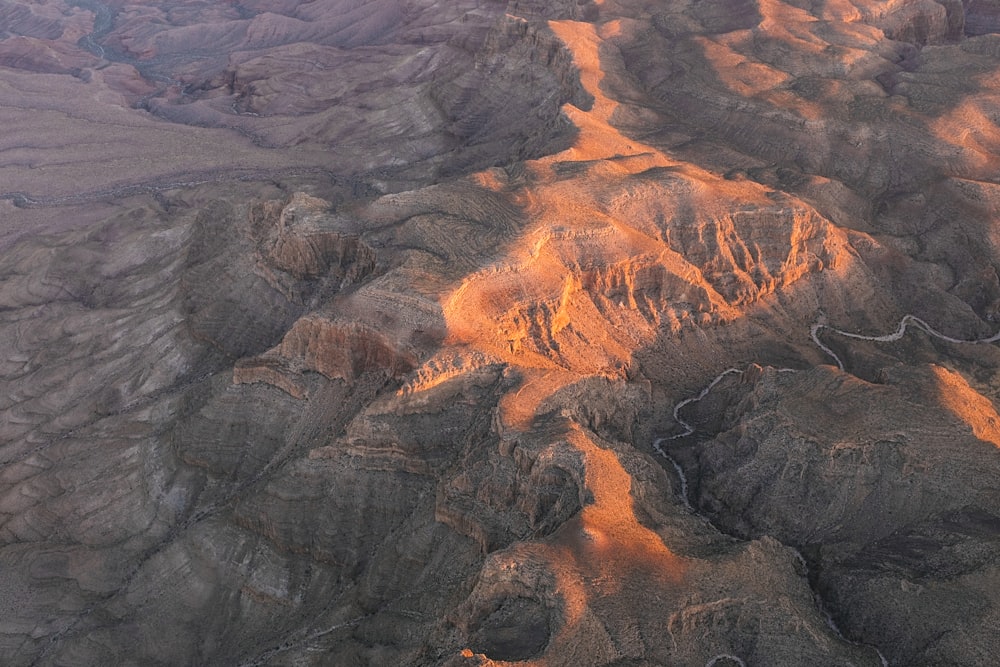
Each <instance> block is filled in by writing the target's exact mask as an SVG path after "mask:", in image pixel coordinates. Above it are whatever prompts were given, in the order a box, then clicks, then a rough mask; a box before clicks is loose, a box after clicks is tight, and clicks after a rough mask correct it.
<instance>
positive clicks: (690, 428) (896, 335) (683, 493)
mask: <svg viewBox="0 0 1000 667" xmlns="http://www.w3.org/2000/svg"><path fill="white" fill-rule="evenodd" d="M911 326H912V327H914V328H916V329H919V330H921V331H923V332H924V333H926V334H928V335H930V336H934V337H935V338H939V339H941V340H943V341H946V342H949V343H955V344H962V345H979V344H984V343H995V342H998V341H1000V332H998V333H995V334H993V335H992V336H988V337H985V338H976V339H971V340H965V339H961V338H954V337H952V336H948V335H946V334H943V333H941V332H940V331H938V330H937V329H935V328H934V327H932V326H931V325H930V324H928V323H927V322H926V321H924V320H922V319H921V318H919V317H917V316H915V315H909V314H908V315H905V316H903V318H902V319H900V321H899V326H897V327H896V329H895V331H892V332H890V333H887V334H881V335H866V334H859V333H853V332H850V331H844V330H842V329H837V328H835V327H831V326H829V325H827V324H821V323H818V322H817V323H815V324H813V325H812V326H811V327H810V328H809V335H810V337H811V338H812V341H813V343H815V344H816V346H817V347H818V348H819V349H820V350H822V351H823V352H824V353H826V355H827V356H829V357H830V358H831V359H833V361H834V362H836V364H837V367H838V368H839V369H840V370H841V371H843V370H845V367H844V362H843V360H842V359H841V358H840V357H839V356H838V355H837V353H836V352H834V351H833V350H831V349H830V348H829V347H828V346H827V345H826V344H824V343H823V341H822V340H820V337H819V336H820V332H822V331H824V330H827V331H829V332H831V333H833V334H836V335H839V336H843V337H845V338H850V339H853V340H866V341H873V342H877V343H890V342H893V341H897V340H900V339H902V338H903V336H905V335H906V332H907V330H908V329H909V327H911ZM778 371H779V372H789V373H790V372H796V371H797V369H793V368H780V369H778ZM745 372H746V369H745V368H737V367H735V366H734V367H730V368H727V369H725V370H724V371H722V372H721V373H719V374H718V375H716V376H715V377H714V378H713V379H712V381H711V382H709V383H708V385H706V386H705V388H703V389H702V390H701V391H700V392H698V393H697V394H695V395H694V396H689V397H688V398H685V399H683V400H680V401H678V402H677V403H676V404H675V405H674V408H673V418H674V421H675V422H676V423H677V424H678V425H679V426H681V427H683V429H684V430H683V431H682V432H680V433H677V434H674V435H671V436H668V437H660V438H656V439H655V440H653V449H655V450H656V452H657V453H658V454H659V455H660V456H662V457H663V458H664V459H666V460H667V461H668V462H669V463H670V464H671V466H673V468H674V470H675V472H676V473H677V478H678V480H679V482H680V489H679V494H678V495H680V498H681V501H682V502H683V503H684V507H685V508H687V509H688V510H689V511H691V512H693V513H694V514H696V515H697V516H699V517H701V518H702V519H705V520H706V521H708V520H709V519H708V517H705V516H704V515H702V514H701V513H700V512H698V510H697V509H696V508H695V507H694V506H693V505H692V504H691V500H690V499H689V497H688V480H687V475H686V474H685V473H684V469H683V468H682V467H681V465H680V464H679V463H678V462H677V461H676V460H675V459H674V458H673V457H672V456H670V454H669V453H668V452H667V451H666V449H664V447H663V443H665V442H670V441H672V440H678V439H680V438H685V437H687V436H689V435H692V434H694V432H695V427H694V425H692V424H691V423H690V422H688V421H687V420H685V419H684V418H683V417H682V416H681V415H680V411H681V410H682V409H683V408H684V407H685V406H687V405H690V404H691V403H697V402H698V401H701V400H703V399H704V398H705V397H706V396H708V394H709V393H710V392H711V391H712V389H714V388H715V387H716V386H717V385H718V384H719V383H720V382H722V381H723V380H724V379H725V378H727V377H728V376H730V375H742V374H743V373H745ZM796 555H797V556H798V558H799V560H800V561H801V562H802V564H803V566H804V567H806V568H807V569H808V566H807V565H806V561H805V558H804V557H803V556H802V554H801V553H799V552H798V551H796ZM817 604H818V605H819V608H820V610H821V611H822V612H823V613H824V615H825V616H826V620H827V624H828V625H829V626H830V628H831V629H832V630H833V632H834V633H835V634H836V635H837V636H838V637H840V638H841V639H843V640H844V641H848V642H850V643H852V644H855V645H858V644H857V642H854V641H852V640H850V639H848V638H846V637H844V635H843V633H842V632H841V631H840V628H838V627H837V625H836V623H834V621H833V618H832V617H831V616H830V614H829V612H828V611H827V610H826V608H825V606H824V605H823V601H822V599H821V598H819V596H818V595H817ZM869 646H870V645H869ZM871 648H872V649H874V650H875V652H876V653H877V654H878V658H879V660H880V661H881V663H882V665H883V667H889V661H888V660H887V659H886V657H885V655H883V653H882V652H881V651H880V650H879V649H878V647H876V646H871ZM720 661H731V662H734V663H736V664H738V665H742V666H744V667H745V664H746V663H744V662H743V660H742V659H740V658H739V657H737V656H735V655H728V654H724V655H717V656H715V657H713V658H711V659H710V660H709V661H708V662H707V663H706V664H705V667H714V666H716V665H717V664H718V663H719V662H720Z"/></svg>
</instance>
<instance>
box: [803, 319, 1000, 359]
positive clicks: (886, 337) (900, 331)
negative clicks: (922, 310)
mask: <svg viewBox="0 0 1000 667" xmlns="http://www.w3.org/2000/svg"><path fill="white" fill-rule="evenodd" d="M910 325H913V326H914V327H916V328H917V329H920V330H921V331H923V332H924V333H926V334H928V335H930V336H934V337H935V338H940V339H941V340H943V341H947V342H949V343H960V344H966V345H978V344H980V343H995V342H997V341H1000V332H997V333H995V334H993V335H992V336H989V337H988V338H975V339H972V340H963V339H961V338H952V337H951V336H947V335H945V334H943V333H941V332H940V331H938V330H937V329H935V328H934V327H932V326H931V325H929V324H927V322H925V321H924V320H922V319H920V318H919V317H917V316H916V315H904V316H903V319H901V320H900V321H899V326H898V327H897V328H896V330H895V331H893V332H892V333H888V334H883V335H881V336H866V335H864V334H858V333H851V332H850V331H844V330H842V329H836V328H834V327H831V326H829V325H827V324H820V323H818V322H817V323H816V324H813V325H812V326H811V327H810V328H809V335H810V336H811V337H812V340H813V342H814V343H816V346H817V347H818V348H819V349H821V350H823V351H824V352H826V354H827V356H829V357H830V358H831V359H833V360H834V361H835V362H837V368H839V369H840V370H844V362H843V361H842V360H841V359H840V357H838V356H837V353H836V352H834V351H833V350H831V349H830V348H829V347H827V346H826V345H825V344H824V343H823V341H821V340H820V339H819V332H820V331H822V330H824V329H826V330H828V331H831V332H833V333H835V334H838V335H840V336H843V337H845V338H853V339H854V340H870V341H874V342H876V343H891V342H892V341H897V340H899V339H901V338H902V337H903V336H905V335H906V330H907V328H908V327H909V326H910Z"/></svg>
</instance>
